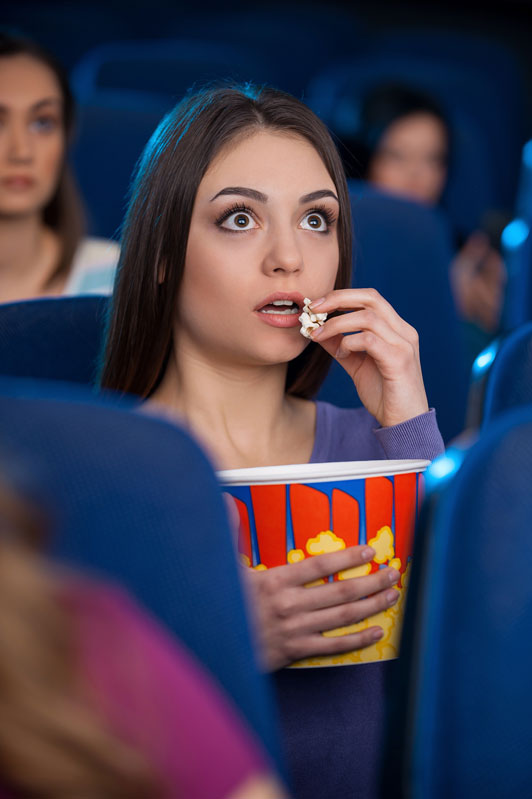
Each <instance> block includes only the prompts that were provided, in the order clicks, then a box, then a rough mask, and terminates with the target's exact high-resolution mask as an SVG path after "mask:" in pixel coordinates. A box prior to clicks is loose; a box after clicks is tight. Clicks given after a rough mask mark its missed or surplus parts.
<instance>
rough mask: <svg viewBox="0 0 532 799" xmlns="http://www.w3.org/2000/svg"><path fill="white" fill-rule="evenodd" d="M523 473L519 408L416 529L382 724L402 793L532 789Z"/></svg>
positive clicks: (527, 436)
mask: <svg viewBox="0 0 532 799" xmlns="http://www.w3.org/2000/svg"><path fill="white" fill-rule="evenodd" d="M531 474H532V408H530V407H527V408H520V409H515V410H514V411H512V412H509V413H507V414H505V415H503V416H501V417H500V418H499V419H498V420H496V421H495V422H494V423H493V425H492V426H491V427H490V428H489V429H488V430H486V432H485V433H484V434H483V436H482V437H481V438H480V439H479V441H478V442H477V444H476V445H475V446H474V447H473V448H472V449H471V450H470V451H469V453H468V454H467V455H466V457H465V459H464V461H463V464H462V466H461V468H460V469H459V471H458V472H457V473H456V475H455V476H454V478H453V479H452V480H451V481H450V482H449V483H448V484H447V485H446V486H445V487H444V489H443V492H442V495H441V496H440V498H439V500H438V501H437V502H436V507H435V511H434V515H433V518H432V520H431V521H430V522H429V523H428V524H425V525H424V527H423V528H422V529H421V530H420V531H419V533H420V534H418V539H417V543H416V551H415V554H414V566H413V574H412V580H411V588H412V589H414V590H413V591H411V590H410V589H409V601H408V608H407V614H406V620H405V626H404V635H403V640H402V658H401V660H402V666H403V675H402V681H400V682H399V683H398V684H396V685H395V686H394V691H393V694H392V696H393V698H394V700H395V712H394V713H393V714H392V718H391V723H390V731H389V732H390V738H389V743H390V744H391V743H392V740H393V739H394V738H395V748H396V750H397V751H398V752H399V753H400V758H399V759H400V760H401V770H400V772H399V774H396V775H395V778H396V779H402V781H403V785H405V786H406V788H405V792H404V794H402V795H404V796H406V797H408V799H426V797H430V799H444V798H445V799H449V797H453V799H462V798H463V799H471V798H472V797H478V796H482V797H483V799H500V797H503V796H527V795H529V794H530V744H531V732H530V718H531V716H532V695H531V693H530V673H531V670H532V638H531V636H530V630H531V629H532V602H531V595H530V573H529V572H530V565H529V564H530V561H531V559H532V537H531V535H530V519H531V517H532V491H531V490H530V475H531ZM399 730H400V731H401V735H400V736H399V735H398V734H397V733H398V731H399ZM390 751H392V750H390ZM401 772H402V777H401V776H400V774H401ZM387 795H388V794H387ZM399 795H401V794H399Z"/></svg>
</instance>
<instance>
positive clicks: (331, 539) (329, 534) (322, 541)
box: [307, 530, 345, 555]
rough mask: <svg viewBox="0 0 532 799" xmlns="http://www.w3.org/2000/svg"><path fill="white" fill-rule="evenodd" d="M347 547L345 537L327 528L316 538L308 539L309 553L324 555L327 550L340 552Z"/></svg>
mask: <svg viewBox="0 0 532 799" xmlns="http://www.w3.org/2000/svg"><path fill="white" fill-rule="evenodd" d="M341 549H345V541H344V539H343V538H338V536H337V535H335V534H334V533H333V531H332V530H325V531H323V532H321V533H318V535H317V536H316V537H315V538H309V539H308V541H307V552H308V554H309V555H324V554H325V553H326V552H339V551H340V550H341Z"/></svg>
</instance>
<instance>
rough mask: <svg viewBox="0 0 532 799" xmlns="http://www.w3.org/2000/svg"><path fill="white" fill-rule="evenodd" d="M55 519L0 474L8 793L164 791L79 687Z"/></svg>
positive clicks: (0, 666)
mask: <svg viewBox="0 0 532 799" xmlns="http://www.w3.org/2000/svg"><path fill="white" fill-rule="evenodd" d="M45 530H46V522H45V518H44V515H43V514H41V513H40V512H39V511H38V510H37V509H36V508H35V507H34V506H32V505H28V504H27V503H26V502H23V501H22V499H21V497H19V496H17V494H15V493H14V492H13V491H12V490H11V489H10V487H9V486H8V485H7V483H6V482H5V481H4V480H3V479H2V478H0V786H1V787H0V790H5V791H6V792H7V794H8V795H13V796H17V797H23V796H25V797H29V796H32V797H39V799H69V797H73V796H79V797H81V796H83V797H86V799H101V797H104V796H105V797H112V796H113V797H119V796H124V797H126V796H127V797H128V798H129V799H156V797H158V796H160V795H162V793H161V791H160V790H159V788H158V786H157V781H156V778H155V777H152V774H151V771H150V769H149V766H148V765H147V764H146V763H145V762H144V758H143V756H142V754H141V753H139V752H137V751H136V750H133V749H131V748H130V747H129V746H128V745H127V744H125V743H123V742H122V741H120V740H119V739H118V738H115V736H114V734H113V733H112V732H111V731H110V730H108V729H106V727H105V725H104V723H103V721H102V720H101V718H100V716H99V715H98V714H97V713H96V711H92V710H91V708H90V707H89V705H88V704H87V702H86V701H85V696H84V689H83V686H81V685H79V684H78V680H79V675H78V672H79V669H78V668H77V661H76V657H75V655H74V651H73V649H74V647H73V637H74V631H73V629H72V627H71V620H70V619H69V617H68V613H67V610H66V608H65V607H64V605H63V603H62V602H61V599H60V585H61V584H60V582H59V580H58V578H57V577H55V576H54V575H53V574H52V573H51V572H49V571H48V569H47V568H46V565H45V562H44V560H43V558H42V556H41V555H40V553H39V550H40V548H41V547H42V545H43V538H44V536H45Z"/></svg>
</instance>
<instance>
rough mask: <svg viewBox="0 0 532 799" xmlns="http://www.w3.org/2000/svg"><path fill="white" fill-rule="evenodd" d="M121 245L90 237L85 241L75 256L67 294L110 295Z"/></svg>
mask: <svg viewBox="0 0 532 799" xmlns="http://www.w3.org/2000/svg"><path fill="white" fill-rule="evenodd" d="M119 257H120V245H119V244H118V243H117V242H116V241H112V240H111V239H104V238H97V237H94V236H89V237H87V238H85V239H83V240H82V241H81V242H80V244H79V246H78V248H77V250H76V252H75V255H74V260H73V262H72V268H71V271H70V275H69V278H68V281H67V284H66V286H65V291H64V293H65V294H70V295H72V294H110V293H111V292H112V290H113V283H114V277H115V272H116V267H117V264H118V259H119Z"/></svg>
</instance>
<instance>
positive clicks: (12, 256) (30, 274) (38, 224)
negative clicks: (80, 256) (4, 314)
mask: <svg viewBox="0 0 532 799" xmlns="http://www.w3.org/2000/svg"><path fill="white" fill-rule="evenodd" d="M59 249H60V246H59V240H58V238H57V236H56V234H55V233H54V232H53V231H52V230H50V229H49V228H47V227H45V225H44V224H43V222H42V220H41V218H40V216H39V215H38V214H31V215H27V216H21V217H18V218H5V217H4V218H2V217H0V302H12V301H15V300H23V299H27V298H30V297H38V296H43V295H46V294H54V293H55V294H59V293H61V288H62V287H61V286H59V285H57V286H56V285H55V284H54V285H50V286H49V285H48V284H49V281H50V277H51V276H52V274H53V271H54V268H55V265H56V264H57V261H58V257H59Z"/></svg>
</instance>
